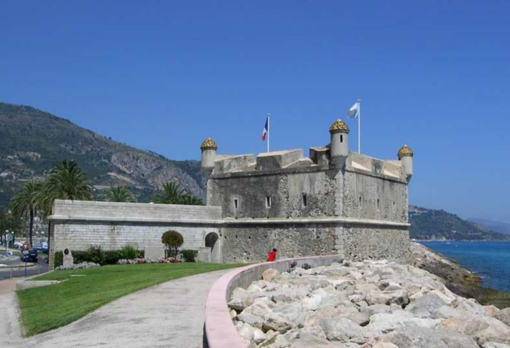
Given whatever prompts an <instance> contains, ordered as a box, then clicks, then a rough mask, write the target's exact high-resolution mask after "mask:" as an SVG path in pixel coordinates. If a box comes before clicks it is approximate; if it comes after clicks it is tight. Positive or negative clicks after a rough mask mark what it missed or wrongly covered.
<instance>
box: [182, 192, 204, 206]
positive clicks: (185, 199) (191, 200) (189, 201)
mask: <svg viewBox="0 0 510 348" xmlns="http://www.w3.org/2000/svg"><path fill="white" fill-rule="evenodd" d="M179 204H183V205H203V203H202V200H201V199H200V198H198V197H195V196H193V195H188V194H186V195H184V196H182V198H181V200H180V202H179Z"/></svg>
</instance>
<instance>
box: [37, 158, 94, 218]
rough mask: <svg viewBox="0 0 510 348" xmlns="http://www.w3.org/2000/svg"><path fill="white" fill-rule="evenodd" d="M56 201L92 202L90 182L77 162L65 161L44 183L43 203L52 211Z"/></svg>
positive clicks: (54, 169)
mask: <svg viewBox="0 0 510 348" xmlns="http://www.w3.org/2000/svg"><path fill="white" fill-rule="evenodd" d="M55 199H70V200H82V201H89V200H92V186H91V184H90V180H89V178H88V177H87V175H85V173H83V172H82V171H81V169H80V168H78V164H77V163H76V162H75V161H69V160H64V161H62V163H60V164H59V165H56V166H55V167H53V169H52V171H51V173H50V175H49V176H48V178H47V179H46V181H45V183H44V193H43V203H44V209H45V210H46V211H51V207H52V206H53V201H55Z"/></svg>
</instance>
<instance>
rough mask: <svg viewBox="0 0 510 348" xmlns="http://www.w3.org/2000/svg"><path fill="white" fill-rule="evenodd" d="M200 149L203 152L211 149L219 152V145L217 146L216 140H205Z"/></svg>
mask: <svg viewBox="0 0 510 348" xmlns="http://www.w3.org/2000/svg"><path fill="white" fill-rule="evenodd" d="M200 149H201V150H209V149H213V150H217V149H218V144H216V142H215V141H214V140H212V139H211V138H207V139H205V140H204V142H203V143H202V145H200Z"/></svg>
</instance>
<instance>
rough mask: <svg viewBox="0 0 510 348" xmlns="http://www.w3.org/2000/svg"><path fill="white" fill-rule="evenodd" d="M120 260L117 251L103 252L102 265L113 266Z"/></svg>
mask: <svg viewBox="0 0 510 348" xmlns="http://www.w3.org/2000/svg"><path fill="white" fill-rule="evenodd" d="M121 258H122V255H121V252H120V251H119V250H106V251H105V252H104V264H105V265H115V264H117V261H119V260H120V259H121Z"/></svg>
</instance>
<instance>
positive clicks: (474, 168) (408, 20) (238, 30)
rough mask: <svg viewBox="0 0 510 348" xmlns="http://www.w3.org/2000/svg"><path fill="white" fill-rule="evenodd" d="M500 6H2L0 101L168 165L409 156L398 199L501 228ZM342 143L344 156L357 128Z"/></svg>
mask: <svg viewBox="0 0 510 348" xmlns="http://www.w3.org/2000/svg"><path fill="white" fill-rule="evenodd" d="M509 65H510V2H509V1H503V0H491V1H479V0H473V1H460V0H449V1H444V0H421V1H420V0H415V1H409V0H401V1H397V0H387V1H379V0H373V1H359V0H357V1H304V0H301V1H285V0H280V1H275V0H272V1H263V0H258V1H246V0H244V1H243V0H232V1H227V0H221V1H220V0H218V1H213V0H207V1H189V0H188V1H148V0H144V1H126V0H123V1H120V0H119V1H99V0H97V1H68V0H67V1H40V0H37V1H23V0H14V1H10V0H2V1H1V2H0V101H2V102H7V103H14V104H23V105H30V106H34V107H36V108H39V109H42V110H45V111H48V112H51V113H53V114H55V115H58V116H61V117H64V118H67V119H69V120H71V121H72V122H74V123H76V124H78V125H80V126H82V127H85V128H88V129H91V130H93V131H96V132H98V133H100V134H103V135H105V136H110V137H112V138H113V139H114V140H117V141H120V142H124V143H127V144H129V145H132V146H135V147H138V148H141V149H148V150H152V151H156V152H158V153H161V154H163V155H165V156H166V157H168V158H170V159H179V160H183V159H199V157H200V150H199V146H200V143H201V142H202V141H203V140H204V139H205V138H206V137H208V136H210V137H213V138H214V139H215V140H216V141H217V143H218V145H219V152H220V153H227V154H231V153H258V152H262V151H264V150H265V144H264V143H263V142H262V141H261V132H262V128H263V126H264V122H265V115H266V113H268V112H270V113H271V115H272V119H271V121H272V122H271V123H272V133H271V145H272V149H274V150H283V149H291V148H304V149H305V153H308V148H309V147H311V146H321V145H325V144H327V143H328V142H329V133H328V128H329V126H330V125H331V124H332V123H333V122H334V121H335V120H336V119H338V118H343V119H345V113H346V111H347V110H348V109H349V107H350V106H351V105H352V104H353V103H354V102H355V101H356V99H358V98H361V99H362V121H363V123H362V140H363V142H362V152H363V153H366V154H368V155H370V156H373V157H378V158H392V159H395V158H396V153H397V150H398V149H399V148H400V147H401V146H402V145H403V144H408V145H409V146H411V147H412V149H413V150H414V152H415V157H414V159H415V175H414V177H413V179H412V181H411V185H410V191H409V192H410V203H411V204H416V205H420V206H424V207H428V208H441V209H445V210H448V211H451V212H454V213H457V214H459V215H461V216H462V217H479V218H486V219H493V220H500V221H506V222H510V214H509V202H510V182H509V173H510V160H509V150H510V145H509V144H510V143H509V138H510V135H509V128H510V111H509V110H510V68H509ZM347 122H348V123H349V126H350V127H351V139H350V141H351V149H352V150H356V143H357V139H356V133H357V130H356V127H357V126H356V122H355V120H348V121H347Z"/></svg>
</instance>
